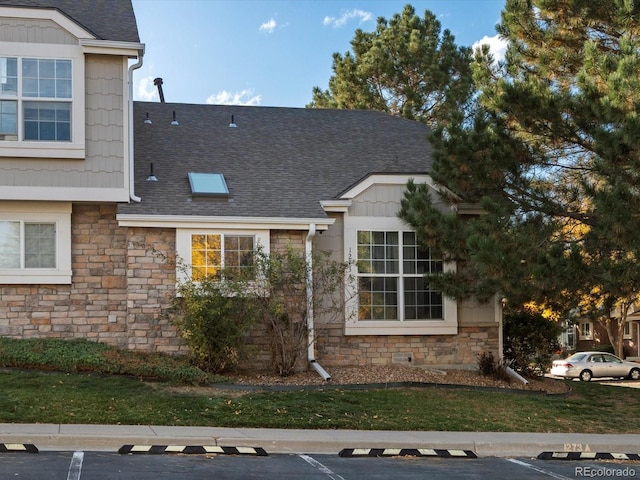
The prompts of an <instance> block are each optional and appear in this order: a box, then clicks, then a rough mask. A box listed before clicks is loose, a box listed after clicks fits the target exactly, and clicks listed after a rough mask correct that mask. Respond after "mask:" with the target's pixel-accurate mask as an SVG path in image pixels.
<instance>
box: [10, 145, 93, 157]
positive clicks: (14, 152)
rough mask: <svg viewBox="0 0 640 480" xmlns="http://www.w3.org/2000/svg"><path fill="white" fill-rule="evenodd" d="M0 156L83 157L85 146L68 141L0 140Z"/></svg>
mask: <svg viewBox="0 0 640 480" xmlns="http://www.w3.org/2000/svg"><path fill="white" fill-rule="evenodd" d="M0 157H20V158H23V157H27V158H76V159H84V158H85V146H84V142H83V143H82V144H78V143H70V142H8V141H7V142H0Z"/></svg>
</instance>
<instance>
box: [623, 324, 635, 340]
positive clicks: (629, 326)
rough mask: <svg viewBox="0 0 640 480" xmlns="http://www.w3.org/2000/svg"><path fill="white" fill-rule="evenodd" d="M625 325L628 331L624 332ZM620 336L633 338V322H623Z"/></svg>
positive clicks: (626, 338)
mask: <svg viewBox="0 0 640 480" xmlns="http://www.w3.org/2000/svg"><path fill="white" fill-rule="evenodd" d="M627 327H628V328H629V333H627V332H626V329H627ZM622 338H623V339H624V340H631V339H632V338H633V323H632V322H631V320H627V321H626V322H625V324H624V330H623V335H622Z"/></svg>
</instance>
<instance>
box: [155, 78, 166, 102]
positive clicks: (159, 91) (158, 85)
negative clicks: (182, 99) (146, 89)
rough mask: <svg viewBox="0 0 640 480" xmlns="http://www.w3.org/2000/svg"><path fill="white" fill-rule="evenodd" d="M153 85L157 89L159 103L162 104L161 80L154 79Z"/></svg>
mask: <svg viewBox="0 0 640 480" xmlns="http://www.w3.org/2000/svg"><path fill="white" fill-rule="evenodd" d="M153 84H154V85H155V86H156V87H158V96H159V97H160V103H164V93H162V79H161V78H159V77H158V78H154V79H153Z"/></svg>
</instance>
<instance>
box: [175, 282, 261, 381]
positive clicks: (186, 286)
mask: <svg viewBox="0 0 640 480" xmlns="http://www.w3.org/2000/svg"><path fill="white" fill-rule="evenodd" d="M244 286H245V284H243V283H242V280H241V279H240V278H235V279H234V278H226V279H224V280H221V279H220V278H216V277H207V278H203V279H200V280H199V281H197V282H195V281H193V280H186V281H183V282H182V283H180V284H179V285H178V296H177V297H176V298H175V299H174V300H173V302H172V309H171V313H172V323H173V324H174V326H175V327H176V328H177V330H178V331H179V332H180V333H181V335H182V337H183V338H184V339H185V341H186V342H187V344H188V345H189V356H190V358H191V360H192V361H193V363H194V364H196V365H197V366H198V367H200V368H202V369H203V370H206V371H208V372H224V371H226V370H229V369H232V368H233V367H235V366H236V365H237V364H238V362H239V361H240V360H241V359H242V358H243V356H244V353H245V352H244V348H243V347H244V344H245V342H244V340H245V337H246V335H247V332H248V331H249V328H250V327H251V325H252V324H253V316H252V314H251V308H252V302H250V301H249V298H248V297H247V296H246V295H245V294H244V292H243V291H242V290H243V289H244Z"/></svg>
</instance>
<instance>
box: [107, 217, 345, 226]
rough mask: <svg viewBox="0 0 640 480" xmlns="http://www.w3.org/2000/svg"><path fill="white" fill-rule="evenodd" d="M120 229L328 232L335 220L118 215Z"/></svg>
mask: <svg viewBox="0 0 640 480" xmlns="http://www.w3.org/2000/svg"><path fill="white" fill-rule="evenodd" d="M116 220H117V221H118V225H119V226H121V227H155V228H208V229H212V228H214V229H215V228H236V229H265V228H268V229H271V230H309V225H311V224H315V225H316V229H317V230H327V229H328V228H329V225H333V223H335V219H334V218H282V217H202V216H193V215H131V214H118V215H116Z"/></svg>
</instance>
